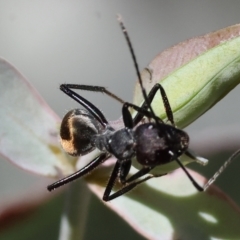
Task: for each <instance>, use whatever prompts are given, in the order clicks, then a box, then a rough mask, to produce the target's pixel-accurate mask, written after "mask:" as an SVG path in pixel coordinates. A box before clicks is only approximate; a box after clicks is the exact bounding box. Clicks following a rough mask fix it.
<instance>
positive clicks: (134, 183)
mask: <svg viewBox="0 0 240 240" xmlns="http://www.w3.org/2000/svg"><path fill="white" fill-rule="evenodd" d="M152 168H153V167H148V168H142V169H141V170H139V171H138V172H137V173H136V174H134V175H133V176H132V177H130V178H129V179H128V180H127V181H126V183H128V182H130V181H129V180H130V179H131V180H132V181H131V183H129V184H128V185H126V186H124V187H123V188H121V189H120V190H118V191H117V192H115V193H113V194H111V195H110V192H111V191H108V192H106V191H105V193H104V198H103V200H104V201H110V200H113V199H114V198H117V197H119V196H121V195H123V194H125V193H127V192H129V191H130V190H132V189H133V188H135V187H136V186H137V185H139V184H141V183H143V182H145V181H147V180H149V179H151V178H156V177H161V176H163V175H166V174H161V175H148V176H146V177H145V178H143V179H141V180H139V181H134V180H136V179H138V178H139V177H142V176H144V175H145V174H147V173H148V172H150V171H151V170H152ZM111 189H112V188H111Z"/></svg>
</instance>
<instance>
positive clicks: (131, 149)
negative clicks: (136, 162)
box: [95, 128, 135, 160]
mask: <svg viewBox="0 0 240 240" xmlns="http://www.w3.org/2000/svg"><path fill="white" fill-rule="evenodd" d="M95 145H96V147H97V148H98V149H99V150H101V151H107V152H109V153H111V154H112V155H114V156H115V157H116V158H117V159H119V160H126V159H131V158H132V157H134V156H135V140H134V136H133V130H132V129H129V128H123V129H120V130H116V131H111V130H109V129H107V130H106V131H105V132H104V133H102V134H100V135H98V136H97V137H96V140H95Z"/></svg>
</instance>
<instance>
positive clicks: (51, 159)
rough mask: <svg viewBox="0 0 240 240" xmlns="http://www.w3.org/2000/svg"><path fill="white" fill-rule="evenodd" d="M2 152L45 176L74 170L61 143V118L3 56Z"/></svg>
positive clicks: (0, 91) (0, 90)
mask: <svg viewBox="0 0 240 240" xmlns="http://www.w3.org/2000/svg"><path fill="white" fill-rule="evenodd" d="M0 109H1V110H0V119H1V128H0V154H1V155H3V157H5V158H7V159H9V160H10V161H12V162H13V163H15V164H16V165H18V166H20V167H22V168H24V169H26V170H29V171H31V172H35V173H38V174H43V175H46V176H56V175H57V173H58V172H57V169H58V170H61V171H62V172H63V174H68V173H70V172H72V171H73V167H72V166H71V164H70V161H69V160H68V161H67V160H66V158H64V155H63V153H62V150H61V149H60V147H59V143H58V130H57V124H58V122H59V121H60V120H59V118H58V117H57V116H56V115H55V113H54V112H53V111H52V110H51V109H50V108H49V107H48V105H47V104H46V103H45V102H44V100H43V99H42V98H41V97H40V96H39V94H38V93H37V92H36V90H35V89H34V88H33V87H32V86H31V85H30V84H29V83H28V82H27V80H26V79H25V78H24V77H23V76H22V75H21V74H20V73H19V72H18V71H17V70H16V69H15V68H14V67H13V66H12V65H11V64H9V63H8V62H6V61H5V60H4V59H1V58H0Z"/></svg>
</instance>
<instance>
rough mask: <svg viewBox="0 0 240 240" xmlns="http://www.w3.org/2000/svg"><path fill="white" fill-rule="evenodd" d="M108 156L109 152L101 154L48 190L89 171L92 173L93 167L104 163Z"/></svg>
mask: <svg viewBox="0 0 240 240" xmlns="http://www.w3.org/2000/svg"><path fill="white" fill-rule="evenodd" d="M107 158H108V154H107V153H104V154H101V155H100V156H98V157H96V158H95V159H94V160H92V161H91V162H90V163H89V164H88V165H86V166H85V167H84V168H82V169H80V170H79V171H77V172H75V173H73V174H71V175H70V176H68V177H65V178H63V179H61V180H59V181H57V182H55V183H53V184H51V185H49V186H48V187H47V189H48V191H50V192H51V191H52V190H54V189H56V188H58V187H61V186H63V185H64V184H66V183H69V182H72V181H73V180H75V179H77V178H80V177H83V176H84V175H86V174H87V173H90V172H91V171H92V170H93V169H95V168H96V167H97V166H99V165H100V164H101V163H103V162H104V161H105V160H106V159H107Z"/></svg>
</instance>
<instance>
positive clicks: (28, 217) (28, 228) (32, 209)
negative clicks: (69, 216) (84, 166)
mask: <svg viewBox="0 0 240 240" xmlns="http://www.w3.org/2000/svg"><path fill="white" fill-rule="evenodd" d="M18 207H19V209H14V208H10V209H8V210H7V211H6V213H5V215H4V216H5V217H3V215H0V225H1V226H5V228H4V229H3V227H1V232H0V239H4V240H32V239H35V240H40V239H48V240H55V239H57V236H58V231H59V223H60V218H61V212H62V208H63V197H62V195H59V196H58V197H57V198H54V199H52V200H51V201H48V202H45V204H43V205H42V206H41V207H37V206H30V205H19V206H18ZM21 210H24V211H25V213H24V211H21ZM14 211H15V212H14ZM13 214H14V215H13ZM13 217H14V218H13ZM9 218H11V222H9V223H11V225H8V226H6V225H5V222H6V220H7V219H9ZM9 220H10V219H9Z"/></svg>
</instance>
